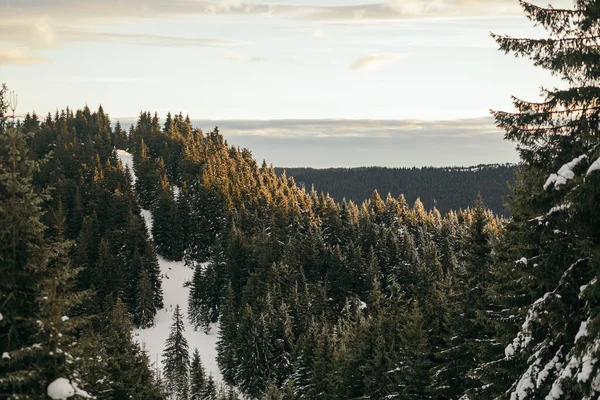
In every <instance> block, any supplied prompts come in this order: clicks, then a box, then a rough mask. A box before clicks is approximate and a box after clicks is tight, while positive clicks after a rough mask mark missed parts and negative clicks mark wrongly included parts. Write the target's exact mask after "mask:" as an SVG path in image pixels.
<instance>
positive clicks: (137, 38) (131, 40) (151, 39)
mask: <svg viewBox="0 0 600 400" xmlns="http://www.w3.org/2000/svg"><path fill="white" fill-rule="evenodd" d="M61 37H62V38H63V39H64V40H66V41H89V42H105V43H113V42H114V43H125V44H136V45H145V46H169V47H173V46H194V47H230V46H235V45H239V44H242V43H243V42H241V41H239V42H237V41H233V40H225V39H213V38H194V37H185V36H170V35H156V34H146V33H144V34H139V33H135V34H132V33H111V32H89V31H71V30H68V31H63V32H62V33H61Z"/></svg>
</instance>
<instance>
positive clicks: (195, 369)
mask: <svg viewBox="0 0 600 400" xmlns="http://www.w3.org/2000/svg"><path fill="white" fill-rule="evenodd" d="M206 385H207V381H206V371H204V366H203V365H202V360H201V359H200V353H199V352H198V349H194V352H193V353H192V360H191V362H190V400H201V399H202V394H203V392H204V389H205V387H206Z"/></svg>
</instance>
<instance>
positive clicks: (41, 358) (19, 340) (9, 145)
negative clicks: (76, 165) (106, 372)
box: [0, 86, 85, 398]
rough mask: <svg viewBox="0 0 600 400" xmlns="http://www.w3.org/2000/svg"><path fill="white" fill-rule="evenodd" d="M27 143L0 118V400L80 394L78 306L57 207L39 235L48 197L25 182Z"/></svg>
mask: <svg viewBox="0 0 600 400" xmlns="http://www.w3.org/2000/svg"><path fill="white" fill-rule="evenodd" d="M5 91H6V87H5V86H3V87H2V89H1V90H0V110H1V111H0V116H1V115H2V112H4V111H5V109H3V106H4V99H3V95H4V93H5ZM26 140H27V137H26V136H25V135H24V134H23V132H22V131H21V130H20V129H18V128H16V127H14V126H12V125H8V126H6V125H5V124H4V121H0V274H1V275H2V277H3V278H2V279H1V280H0V352H1V353H2V358H1V359H0V397H4V396H11V395H12V396H15V397H18V396H23V397H33V398H38V397H39V398H41V397H44V396H45V395H46V387H47V386H48V385H49V384H51V383H52V382H53V381H54V380H55V379H57V378H63V379H67V380H68V381H69V384H70V385H71V386H72V387H73V388H74V389H73V390H74V391H75V392H78V393H77V394H84V393H85V392H83V390H80V389H78V386H79V385H80V384H81V376H80V375H79V373H78V371H77V368H78V367H79V364H78V363H74V362H73V361H74V360H75V357H76V356H78V355H79V354H78V353H77V351H78V348H79V346H71V348H69V344H71V343H70V342H71V341H72V329H73V325H72V324H71V323H69V322H68V317H66V313H67V312H68V311H69V309H70V307H73V306H74V305H75V303H76V301H77V298H76V297H74V296H73V295H72V294H70V293H69V291H70V285H71V283H72V279H73V278H74V276H75V275H76V273H77V272H78V271H77V269H71V267H70V265H69V261H68V258H67V250H68V247H69V246H70V243H68V242H66V241H64V238H63V233H64V214H63V212H62V211H63V210H62V205H61V206H60V207H59V209H58V210H57V211H58V212H57V213H55V214H54V216H55V217H56V226H55V229H54V231H55V235H56V241H55V242H54V243H52V242H51V241H49V240H48V238H47V237H45V234H44V231H45V230H46V227H45V226H44V224H43V223H42V216H43V211H42V208H41V205H42V202H43V201H44V200H46V199H47V197H46V196H45V195H43V194H40V193H39V191H38V190H36V189H35V188H34V186H33V185H32V183H31V181H32V178H33V175H34V173H35V172H36V171H37V170H38V165H39V164H38V163H37V162H35V161H33V160H31V158H30V156H29V152H28V148H27V144H26Z"/></svg>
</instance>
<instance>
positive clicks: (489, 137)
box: [121, 117, 518, 168]
mask: <svg viewBox="0 0 600 400" xmlns="http://www.w3.org/2000/svg"><path fill="white" fill-rule="evenodd" d="M132 121H133V120H132ZM121 122H122V123H123V121H121ZM192 124H193V125H194V126H197V127H199V128H201V129H203V130H205V131H208V130H212V129H213V128H214V127H215V126H218V127H219V130H220V132H221V133H222V134H223V135H225V138H226V139H227V140H228V142H229V143H230V144H232V145H236V146H244V147H248V148H249V149H250V150H251V151H252V153H253V154H254V156H255V157H256V158H257V159H258V160H262V159H266V160H267V161H268V162H272V163H273V164H275V165H278V166H312V167H317V168H322V167H335V166H345V167H352V166H365V165H382V166H424V165H435V166H450V165H477V164H481V163H495V162H497V163H503V162H517V161H518V156H517V153H516V151H515V148H514V145H513V144H512V143H511V142H508V141H505V140H503V137H504V135H503V132H502V131H500V130H499V129H498V128H496V127H495V125H494V120H493V119H492V118H491V117H486V118H475V119H464V120H450V121H419V120H347V119H326V120H322V119H314V120H312V119H297V120H294V119H288V120H229V121H228V120H223V121H216V120H192Z"/></svg>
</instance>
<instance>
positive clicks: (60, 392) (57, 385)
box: [46, 378, 93, 400]
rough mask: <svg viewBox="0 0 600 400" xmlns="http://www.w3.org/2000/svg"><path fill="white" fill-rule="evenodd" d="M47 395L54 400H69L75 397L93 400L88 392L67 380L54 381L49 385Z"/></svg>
mask: <svg viewBox="0 0 600 400" xmlns="http://www.w3.org/2000/svg"><path fill="white" fill-rule="evenodd" d="M46 393H47V394H48V397H50V398H51V399H53V400H67V399H68V398H69V397H73V396H75V395H77V396H80V397H83V398H86V399H93V397H92V396H90V394H89V393H88V392H86V391H85V390H83V389H80V388H79V387H78V386H77V383H75V382H70V381H69V380H68V379H67V378H58V379H56V380H54V382H52V383H51V384H49V385H48V389H47V391H46Z"/></svg>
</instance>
